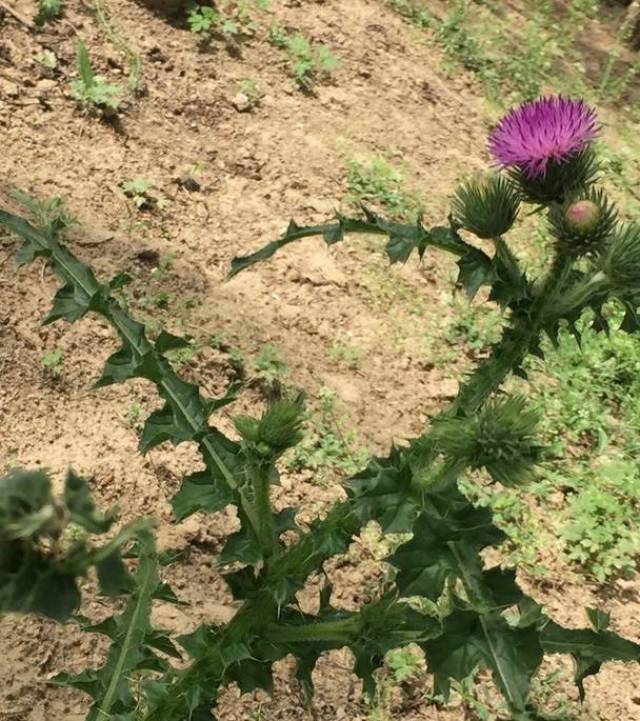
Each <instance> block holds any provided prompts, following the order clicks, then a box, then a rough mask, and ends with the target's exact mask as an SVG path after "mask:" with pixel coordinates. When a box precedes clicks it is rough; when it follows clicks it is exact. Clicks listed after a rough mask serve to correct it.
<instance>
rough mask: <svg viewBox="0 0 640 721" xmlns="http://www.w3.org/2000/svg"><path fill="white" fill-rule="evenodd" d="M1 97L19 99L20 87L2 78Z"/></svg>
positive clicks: (0, 85) (0, 79)
mask: <svg viewBox="0 0 640 721" xmlns="http://www.w3.org/2000/svg"><path fill="white" fill-rule="evenodd" d="M0 95H4V96H6V97H7V98H17V97H18V96H19V95H20V86H19V85H18V84H17V83H13V82H11V80H3V79H2V78H0Z"/></svg>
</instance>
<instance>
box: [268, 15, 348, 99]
mask: <svg viewBox="0 0 640 721" xmlns="http://www.w3.org/2000/svg"><path fill="white" fill-rule="evenodd" d="M269 40H270V41H271V43H272V44H273V45H275V46H276V47H277V48H281V49H282V50H284V51H285V52H286V54H287V56H288V58H289V65H290V68H291V72H292V74H293V77H294V79H295V81H296V84H297V86H298V87H299V88H301V89H302V90H311V88H312V87H313V85H314V84H315V83H316V82H318V81H319V80H326V79H327V78H328V77H329V76H330V75H331V73H333V72H334V71H335V70H337V69H338V67H339V66H340V63H339V61H338V59H337V58H336V57H335V56H334V55H333V53H332V52H331V50H330V49H329V48H328V47H327V46H326V45H324V44H323V43H313V42H311V41H310V40H308V39H307V38H306V37H305V36H304V35H303V34H302V33H299V32H296V33H290V32H288V31H287V30H286V29H285V28H283V27H282V26H281V25H273V26H272V27H271V28H270V29H269Z"/></svg>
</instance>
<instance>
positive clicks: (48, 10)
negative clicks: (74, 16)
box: [34, 0, 62, 26]
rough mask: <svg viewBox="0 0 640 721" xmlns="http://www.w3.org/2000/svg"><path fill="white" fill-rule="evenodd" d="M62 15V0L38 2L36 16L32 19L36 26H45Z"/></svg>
mask: <svg viewBox="0 0 640 721" xmlns="http://www.w3.org/2000/svg"><path fill="white" fill-rule="evenodd" d="M60 15H62V0H38V14H37V15H36V16H35V18H34V22H35V24H36V25H40V26H42V25H46V24H47V23H50V22H53V21H54V20H56V19H57V18H59V17H60Z"/></svg>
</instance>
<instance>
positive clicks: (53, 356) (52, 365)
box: [41, 348, 64, 379]
mask: <svg viewBox="0 0 640 721" xmlns="http://www.w3.org/2000/svg"><path fill="white" fill-rule="evenodd" d="M63 359H64V351H63V350H62V349H61V348H54V349H53V350H47V351H45V352H44V353H43V354H42V359H41V363H42V368H43V369H44V372H45V374H46V375H47V376H49V377H50V378H55V379H57V378H60V376H61V375H62V361H63Z"/></svg>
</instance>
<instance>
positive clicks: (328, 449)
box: [286, 386, 370, 485]
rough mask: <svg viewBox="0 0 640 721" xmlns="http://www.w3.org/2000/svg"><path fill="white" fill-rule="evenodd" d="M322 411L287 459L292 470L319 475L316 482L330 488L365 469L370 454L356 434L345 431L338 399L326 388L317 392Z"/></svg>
mask: <svg viewBox="0 0 640 721" xmlns="http://www.w3.org/2000/svg"><path fill="white" fill-rule="evenodd" d="M318 402H319V408H318V411H317V412H316V413H312V414H310V415H309V416H308V418H307V430H306V432H305V435H304V438H303V439H302V441H301V442H300V443H299V444H298V445H297V446H295V447H294V448H293V449H292V450H291V451H290V453H289V455H288V456H287V459H286V463H287V466H288V467H289V468H291V469H293V470H298V471H299V470H304V469H307V470H312V471H315V472H317V476H316V481H317V482H318V483H320V484H323V485H324V484H328V483H331V482H332V481H335V479H336V477H339V478H341V477H344V476H346V475H349V474H351V473H355V472H356V471H357V470H358V469H360V468H363V467H364V465H365V464H366V462H367V460H368V459H369V456H370V454H369V451H368V450H367V449H366V448H363V447H362V446H360V445H359V442H358V435H357V433H356V432H355V431H344V430H343V429H344V425H345V422H346V418H344V417H340V416H339V415H338V413H337V403H338V396H337V394H336V393H335V391H334V390H332V389H331V388H327V387H326V386H325V387H323V388H321V389H320V391H319V392H318Z"/></svg>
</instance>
